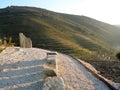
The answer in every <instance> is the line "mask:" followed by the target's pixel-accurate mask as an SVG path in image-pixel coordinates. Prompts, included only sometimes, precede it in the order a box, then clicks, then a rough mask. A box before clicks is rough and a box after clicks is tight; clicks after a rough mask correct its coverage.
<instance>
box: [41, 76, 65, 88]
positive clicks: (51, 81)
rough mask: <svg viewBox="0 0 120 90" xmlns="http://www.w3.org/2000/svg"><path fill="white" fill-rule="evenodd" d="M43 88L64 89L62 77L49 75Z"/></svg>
mask: <svg viewBox="0 0 120 90" xmlns="http://www.w3.org/2000/svg"><path fill="white" fill-rule="evenodd" d="M42 90H64V83H63V80H62V78H60V77H48V78H46V79H45V81H44V84H43V89H42Z"/></svg>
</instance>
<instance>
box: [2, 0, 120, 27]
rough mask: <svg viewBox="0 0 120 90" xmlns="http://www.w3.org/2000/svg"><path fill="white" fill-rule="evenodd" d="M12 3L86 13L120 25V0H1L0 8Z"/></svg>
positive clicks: (70, 12) (65, 11)
mask: <svg viewBox="0 0 120 90" xmlns="http://www.w3.org/2000/svg"><path fill="white" fill-rule="evenodd" d="M11 5H16V6H34V7H40V8H45V9H48V10H52V11H56V12H62V13H69V14H75V15H85V16H88V17H91V18H94V19H97V20H100V21H103V22H107V23H110V24H119V25H120V10H119V9H120V0H0V8H4V7H6V6H11Z"/></svg>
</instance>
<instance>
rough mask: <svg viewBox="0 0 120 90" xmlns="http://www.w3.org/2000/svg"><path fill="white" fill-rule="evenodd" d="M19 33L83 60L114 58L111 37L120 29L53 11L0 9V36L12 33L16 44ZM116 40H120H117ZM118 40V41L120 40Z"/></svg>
mask: <svg viewBox="0 0 120 90" xmlns="http://www.w3.org/2000/svg"><path fill="white" fill-rule="evenodd" d="M19 32H22V33H24V34H25V35H27V36H28V37H30V38H31V39H32V40H33V46H34V47H39V48H45V49H50V50H56V51H60V52H63V53H67V54H73V55H75V56H77V57H79V58H82V59H85V60H87V59H93V58H97V57H101V58H109V57H113V56H114V54H113V52H114V51H113V50H112V48H114V47H116V46H115V45H118V41H117V40H114V39H115V38H113V37H116V38H118V37H117V35H115V34H118V33H120V30H119V29H118V28H116V27H114V26H112V25H109V24H106V23H103V22H100V21H97V20H94V19H91V18H88V17H85V16H76V15H68V14H61V13H55V12H52V11H48V10H44V9H40V8H33V7H15V6H12V7H7V8H5V9H1V10H0V37H1V38H3V37H4V36H6V37H7V36H12V37H13V40H14V42H15V43H16V45H19V38H18V34H19ZM118 40H119V39H118ZM119 41H120V40H119Z"/></svg>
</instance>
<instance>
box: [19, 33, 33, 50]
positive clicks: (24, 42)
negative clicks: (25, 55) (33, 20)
mask: <svg viewBox="0 0 120 90" xmlns="http://www.w3.org/2000/svg"><path fill="white" fill-rule="evenodd" d="M19 39H20V47H24V48H32V40H31V39H30V38H27V37H26V36H25V35H24V34H23V33H19Z"/></svg>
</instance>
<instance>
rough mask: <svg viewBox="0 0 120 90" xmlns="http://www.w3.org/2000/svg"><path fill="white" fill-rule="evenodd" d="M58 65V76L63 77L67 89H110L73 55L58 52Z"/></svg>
mask: <svg viewBox="0 0 120 90" xmlns="http://www.w3.org/2000/svg"><path fill="white" fill-rule="evenodd" d="M57 65H58V76H60V77H62V78H63V80H64V83H65V90H110V89H109V88H108V87H107V86H106V85H105V84H104V83H103V82H101V81H100V80H98V79H97V78H96V77H94V76H93V75H92V74H91V73H90V72H88V71H87V70H86V69H85V68H84V67H83V66H82V65H81V64H80V63H78V62H77V61H76V60H74V59H73V58H71V57H68V56H66V55H62V54H58V56H57Z"/></svg>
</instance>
